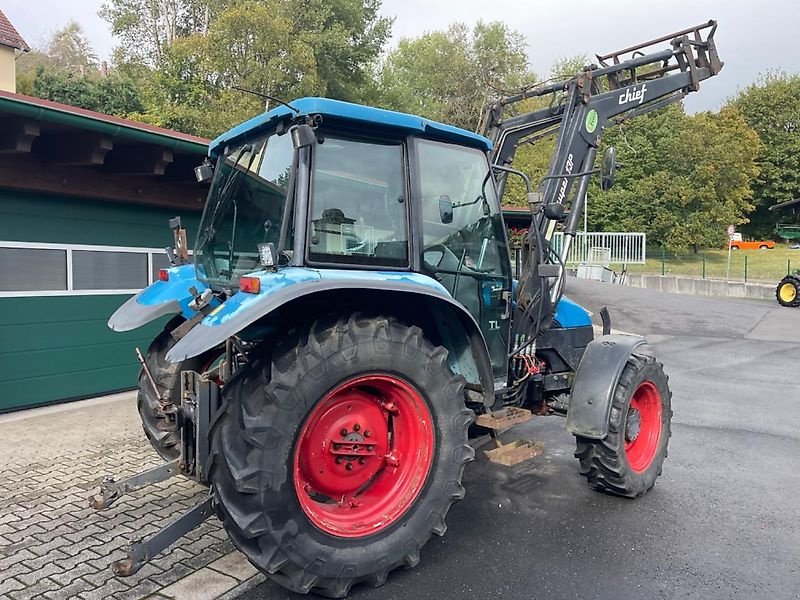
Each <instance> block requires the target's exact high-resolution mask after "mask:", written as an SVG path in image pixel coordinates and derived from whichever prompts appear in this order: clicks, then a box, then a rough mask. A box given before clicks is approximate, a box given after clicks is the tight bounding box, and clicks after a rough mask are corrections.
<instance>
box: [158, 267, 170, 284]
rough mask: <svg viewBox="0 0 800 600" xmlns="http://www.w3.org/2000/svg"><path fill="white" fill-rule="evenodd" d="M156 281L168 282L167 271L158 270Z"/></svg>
mask: <svg viewBox="0 0 800 600" xmlns="http://www.w3.org/2000/svg"><path fill="white" fill-rule="evenodd" d="M158 280H159V281H169V271H168V270H167V269H159V270H158Z"/></svg>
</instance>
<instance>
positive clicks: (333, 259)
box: [308, 136, 408, 267]
mask: <svg viewBox="0 0 800 600" xmlns="http://www.w3.org/2000/svg"><path fill="white" fill-rule="evenodd" d="M403 156H404V154H403V145H402V144H401V143H400V142H397V143H392V142H388V143H380V142H372V141H370V142H367V141H359V140H350V139H345V138H339V137H332V136H331V137H325V138H324V141H323V143H320V144H317V145H316V146H315V149H314V154H313V157H312V183H311V207H310V213H311V218H310V225H309V246H308V247H309V259H310V260H311V261H312V262H328V263H343V264H351V265H369V266H389V267H405V266H408V220H407V217H406V213H407V211H406V195H405V175H404V173H405V169H404V167H403V160H404V159H403Z"/></svg>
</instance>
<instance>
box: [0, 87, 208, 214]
mask: <svg viewBox="0 0 800 600" xmlns="http://www.w3.org/2000/svg"><path fill="white" fill-rule="evenodd" d="M0 122H2V126H0V155H2V157H3V158H2V160H0V189H8V190H19V191H22V192H31V193H45V194H55V195H57V196H72V197H78V198H85V199H94V200H100V201H111V202H127V203H133V204H150V205H154V206H160V207H163V208H169V209H173V208H177V209H181V210H189V211H194V212H197V211H200V210H201V209H202V207H203V204H202V200H203V198H204V196H205V194H206V192H207V187H205V186H202V185H199V184H198V183H197V181H196V178H195V176H194V168H195V167H196V166H197V164H198V163H199V162H200V161H201V160H202V158H203V156H205V154H206V150H207V148H208V140H206V139H204V138H200V137H196V136H193V135H187V134H185V133H180V132H178V131H172V130H169V129H164V128H162V127H156V126H154V125H148V124H146V123H139V122H136V121H130V120H128V119H121V118H119V117H114V116H111V115H106V114H102V113H98V112H95V111H91V110H86V109H83V108H78V107H75V106H69V105H67V104H61V103H59V102H50V101H48V100H42V99H40V98H33V97H31V96H24V95H22V94H13V93H10V92H0Z"/></svg>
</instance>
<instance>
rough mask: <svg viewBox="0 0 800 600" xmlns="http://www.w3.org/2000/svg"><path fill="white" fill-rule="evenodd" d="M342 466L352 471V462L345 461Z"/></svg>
mask: <svg viewBox="0 0 800 600" xmlns="http://www.w3.org/2000/svg"><path fill="white" fill-rule="evenodd" d="M344 468H345V469H347V470H348V471H352V470H353V463H347V464H346V465H345V466H344Z"/></svg>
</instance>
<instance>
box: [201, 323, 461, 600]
mask: <svg viewBox="0 0 800 600" xmlns="http://www.w3.org/2000/svg"><path fill="white" fill-rule="evenodd" d="M223 396H224V400H225V402H224V405H223V410H222V412H221V414H220V415H219V418H218V419H217V420H216V421H215V423H214V425H213V427H212V430H211V458H210V469H209V479H210V482H211V487H212V490H213V493H214V499H215V506H216V507H217V513H218V515H219V517H220V519H221V520H222V522H223V523H224V525H225V528H226V530H227V531H228V534H229V535H230V537H231V540H232V541H233V543H234V544H235V545H236V547H237V548H239V549H240V550H241V551H242V552H243V553H244V554H245V555H246V556H247V558H248V559H249V560H250V562H252V563H253V564H254V565H255V566H256V567H258V568H259V569H260V570H261V571H263V572H264V573H266V574H267V575H268V576H269V577H270V578H272V579H273V580H274V581H276V582H277V583H279V584H280V585H282V586H284V587H286V588H288V589H289V590H291V591H294V592H298V593H308V592H310V591H312V590H313V591H314V592H315V593H317V594H322V595H325V596H330V597H335V598H340V597H343V596H345V595H346V594H347V593H348V591H349V590H350V587H351V586H352V585H354V584H356V583H359V582H366V583H368V584H371V585H373V586H376V587H377V586H380V585H382V584H383V583H384V582H385V581H386V576H387V575H388V573H389V572H390V571H391V570H392V569H394V568H396V567H400V566H407V567H413V566H415V565H416V564H417V562H418V561H419V553H420V549H421V548H422V546H423V545H424V544H425V543H426V542H427V541H428V539H429V538H430V537H431V534H434V533H435V534H437V535H443V534H444V532H445V529H446V525H445V516H446V514H447V511H448V510H449V508H450V506H451V505H452V504H453V502H455V501H457V500H461V499H462V498H463V497H464V488H463V487H462V485H461V477H462V474H463V471H464V466H465V465H466V463H468V462H470V461H471V460H472V459H473V458H474V454H475V453H474V451H473V449H472V448H471V447H470V446H469V445H468V444H467V429H468V428H469V425H470V424H471V423H472V421H473V418H474V415H473V413H472V411H471V410H469V409H468V408H466V406H465V404H464V379H463V378H462V377H461V376H457V375H453V373H452V372H451V371H450V369H449V367H448V364H447V351H446V350H445V349H444V348H441V347H436V346H434V345H433V344H431V343H430V342H429V341H428V340H427V339H426V338H425V337H424V335H423V333H422V331H421V330H420V329H419V328H417V327H408V326H406V325H404V324H402V323H400V322H399V321H396V320H395V319H393V318H391V317H374V318H367V317H362V316H360V315H355V316H351V317H349V318H342V319H338V320H337V319H323V320H318V321H316V322H315V323H313V324H312V325H311V326H310V327H307V328H306V329H304V330H301V331H295V332H292V333H290V334H289V335H288V336H286V338H284V339H283V340H281V341H280V342H279V343H278V345H277V346H276V347H275V348H273V349H271V350H270V349H266V350H265V351H264V352H263V353H262V354H261V355H260V356H256V357H254V358H253V359H251V361H250V362H249V363H248V365H247V366H246V367H244V368H243V369H242V370H240V371H239V372H238V373H237V375H236V376H234V378H233V379H232V380H231V381H230V382H229V384H228V385H227V386H226V387H225V389H224V390H223Z"/></svg>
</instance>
